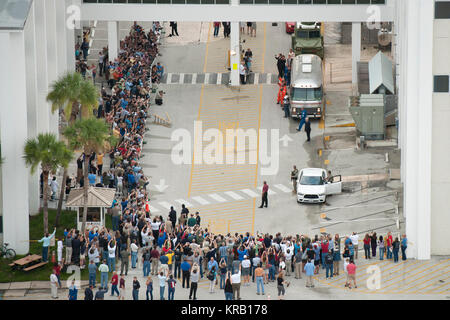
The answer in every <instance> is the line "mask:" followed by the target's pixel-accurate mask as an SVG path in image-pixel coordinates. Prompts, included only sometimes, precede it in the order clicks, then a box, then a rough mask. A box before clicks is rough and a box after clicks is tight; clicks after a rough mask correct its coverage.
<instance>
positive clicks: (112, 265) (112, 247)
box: [108, 239, 116, 272]
mask: <svg viewBox="0 0 450 320" xmlns="http://www.w3.org/2000/svg"><path fill="white" fill-rule="evenodd" d="M108 267H109V271H110V272H112V271H114V270H116V241H115V240H113V239H111V240H109V243H108Z"/></svg>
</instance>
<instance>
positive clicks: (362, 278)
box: [358, 262, 404, 281]
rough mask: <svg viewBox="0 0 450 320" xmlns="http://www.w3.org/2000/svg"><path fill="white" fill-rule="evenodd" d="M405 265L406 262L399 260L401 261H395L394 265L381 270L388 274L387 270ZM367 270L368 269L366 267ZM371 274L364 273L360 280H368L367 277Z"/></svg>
mask: <svg viewBox="0 0 450 320" xmlns="http://www.w3.org/2000/svg"><path fill="white" fill-rule="evenodd" d="M403 265H404V263H403V262H399V263H395V264H394V263H393V266H391V267H390V268H387V269H383V270H381V274H385V275H386V272H387V271H389V270H393V269H396V268H399V267H402V266H403ZM366 270H367V269H366ZM370 276H371V275H370V274H367V273H366V274H365V275H363V276H361V277H360V278H359V279H358V280H360V281H361V280H366V279H367V278H369V277H370Z"/></svg>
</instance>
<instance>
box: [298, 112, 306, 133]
mask: <svg viewBox="0 0 450 320" xmlns="http://www.w3.org/2000/svg"><path fill="white" fill-rule="evenodd" d="M300 110H301V112H300V124H299V126H298V128H297V131H301V130H302V127H303V125H304V124H305V122H306V118H307V117H308V111H306V110H305V108H303V107H302V108H301V109H300Z"/></svg>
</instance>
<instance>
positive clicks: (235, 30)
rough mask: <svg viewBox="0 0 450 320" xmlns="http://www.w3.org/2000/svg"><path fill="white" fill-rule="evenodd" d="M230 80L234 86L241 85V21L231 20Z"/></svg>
mask: <svg viewBox="0 0 450 320" xmlns="http://www.w3.org/2000/svg"><path fill="white" fill-rule="evenodd" d="M230 52H231V53H232V54H231V55H230V67H231V72H230V80H231V85H232V86H239V84H240V81H239V80H240V79H239V64H240V63H241V61H240V60H241V59H240V57H241V52H240V47H239V22H231V33H230Z"/></svg>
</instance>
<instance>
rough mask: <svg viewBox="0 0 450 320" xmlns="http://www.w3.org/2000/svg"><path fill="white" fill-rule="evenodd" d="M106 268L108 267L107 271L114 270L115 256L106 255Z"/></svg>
mask: <svg viewBox="0 0 450 320" xmlns="http://www.w3.org/2000/svg"><path fill="white" fill-rule="evenodd" d="M108 268H109V272H113V271H114V270H116V258H115V257H114V258H109V257H108Z"/></svg>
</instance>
